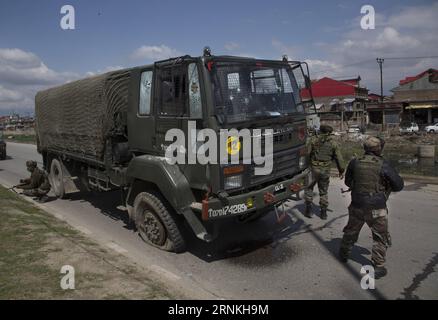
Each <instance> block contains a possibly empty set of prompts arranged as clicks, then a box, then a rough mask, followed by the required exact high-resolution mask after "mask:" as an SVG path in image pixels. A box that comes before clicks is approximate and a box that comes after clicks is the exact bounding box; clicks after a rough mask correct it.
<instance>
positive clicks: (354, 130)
mask: <svg viewBox="0 0 438 320" xmlns="http://www.w3.org/2000/svg"><path fill="white" fill-rule="evenodd" d="M347 132H348V133H359V132H360V127H359V126H358V125H357V124H352V125H351V126H349V127H348V130H347Z"/></svg>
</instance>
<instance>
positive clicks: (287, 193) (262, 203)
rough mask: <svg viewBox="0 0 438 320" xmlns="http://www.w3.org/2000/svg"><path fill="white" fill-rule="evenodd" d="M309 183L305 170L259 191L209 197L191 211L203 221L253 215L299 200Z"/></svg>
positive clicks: (307, 172) (308, 172) (309, 172)
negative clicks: (220, 197)
mask: <svg viewBox="0 0 438 320" xmlns="http://www.w3.org/2000/svg"><path fill="white" fill-rule="evenodd" d="M311 182H312V175H311V171H310V169H306V170H304V171H303V172H301V173H300V174H298V175H296V176H294V177H293V178H290V179H286V180H284V181H280V182H277V183H275V184H272V185H269V186H267V187H265V188H262V189H259V190H255V191H251V192H247V193H243V194H238V195H234V196H228V197H226V198H224V199H218V198H215V197H211V198H209V199H207V200H204V201H202V203H193V204H192V206H191V209H192V210H193V211H194V212H198V213H201V218H202V220H203V221H211V220H216V219H221V218H227V217H231V216H240V215H248V214H253V213H254V214H255V213H259V212H261V211H263V210H266V209H268V208H271V207H272V206H274V205H275V204H278V203H281V202H284V201H287V200H295V201H298V200H300V199H301V198H302V193H303V192H304V190H305V189H306V187H307V186H308V185H309V184H310V183H311Z"/></svg>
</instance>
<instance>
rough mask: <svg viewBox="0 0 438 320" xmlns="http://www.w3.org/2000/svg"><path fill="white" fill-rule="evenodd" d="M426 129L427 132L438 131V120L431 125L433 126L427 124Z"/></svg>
mask: <svg viewBox="0 0 438 320" xmlns="http://www.w3.org/2000/svg"><path fill="white" fill-rule="evenodd" d="M424 130H426V132H427V133H435V132H438V122H437V123H435V124H433V125H431V126H427V127H426V128H425V129H424Z"/></svg>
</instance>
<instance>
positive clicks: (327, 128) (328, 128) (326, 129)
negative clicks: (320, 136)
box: [319, 124, 333, 134]
mask: <svg viewBox="0 0 438 320" xmlns="http://www.w3.org/2000/svg"><path fill="white" fill-rule="evenodd" d="M319 131H321V133H324V134H330V133H332V132H333V127H331V126H328V125H325V124H324V125H322V126H320V127H319Z"/></svg>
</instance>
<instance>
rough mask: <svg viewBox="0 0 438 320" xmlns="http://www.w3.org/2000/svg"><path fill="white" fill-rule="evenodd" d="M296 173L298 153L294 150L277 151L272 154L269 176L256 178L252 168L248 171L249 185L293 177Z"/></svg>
mask: <svg viewBox="0 0 438 320" xmlns="http://www.w3.org/2000/svg"><path fill="white" fill-rule="evenodd" d="M296 172H298V151H297V150H296V149H292V150H290V149H289V150H284V151H278V152H275V153H274V164H273V168H272V173H271V174H270V175H266V176H263V175H261V176H256V175H255V174H254V167H252V168H251V169H250V185H251V186H253V185H256V184H260V183H263V182H265V181H269V180H273V179H276V178H281V177H284V176H288V175H293V174H294V173H296Z"/></svg>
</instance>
